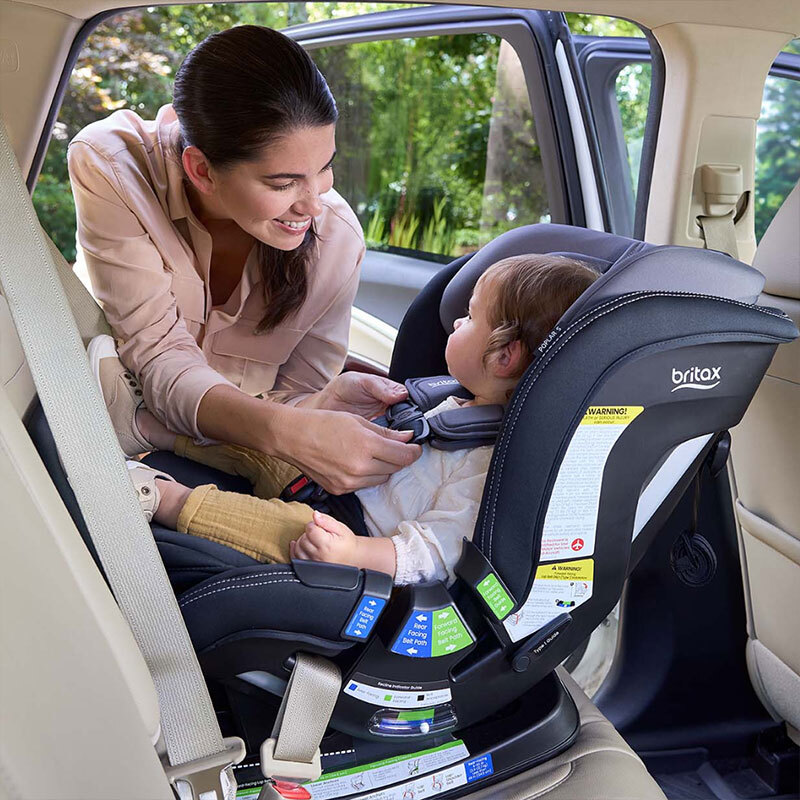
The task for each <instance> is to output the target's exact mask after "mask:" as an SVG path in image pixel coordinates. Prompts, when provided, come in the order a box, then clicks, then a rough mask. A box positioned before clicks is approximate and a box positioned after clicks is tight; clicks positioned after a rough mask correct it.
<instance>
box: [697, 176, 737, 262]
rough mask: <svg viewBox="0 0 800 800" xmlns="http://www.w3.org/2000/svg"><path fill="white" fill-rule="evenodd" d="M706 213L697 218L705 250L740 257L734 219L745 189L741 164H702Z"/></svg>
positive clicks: (701, 177) (702, 185)
mask: <svg viewBox="0 0 800 800" xmlns="http://www.w3.org/2000/svg"><path fill="white" fill-rule="evenodd" d="M700 187H701V190H702V192H703V212H704V213H703V214H701V215H700V216H699V217H698V218H697V222H698V224H699V225H700V230H701V231H702V233H703V239H704V241H705V243H706V250H719V252H721V253H727V254H728V255H729V256H732V257H733V258H739V244H738V242H737V241H736V226H735V224H734V221H735V219H736V214H737V206H738V205H739V201H740V200H741V198H742V194H743V192H744V180H743V178H742V168H741V166H739V165H738V164H703V165H702V166H701V167H700Z"/></svg>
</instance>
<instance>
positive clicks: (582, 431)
mask: <svg viewBox="0 0 800 800" xmlns="http://www.w3.org/2000/svg"><path fill="white" fill-rule="evenodd" d="M643 410H644V409H643V407H642V406H589V408H587V409H586V413H585V414H584V417H583V419H582V420H581V423H580V425H578V427H577V429H576V430H575V433H574V434H573V436H572V439H571V440H570V443H569V447H568V448H567V452H566V454H565V455H564V460H563V461H562V462H561V468H560V469H559V471H558V475H557V477H556V482H555V484H554V485H553V492H552V494H551V496H550V503H549V505H548V506H547V515H546V517H545V520H544V526H543V528H542V547H541V553H540V556H539V561H540V562H542V561H557V560H560V559H564V558H580V557H581V556H590V555H592V554H593V553H594V543H595V542H594V540H595V529H596V528H597V510H598V508H599V506H600V487H601V485H602V483H603V472H604V470H605V468H606V461H607V460H608V454H609V453H610V452H611V448H612V447H614V445H615V444H616V441H617V439H619V437H620V435H621V434H622V432H623V431H624V430H625V428H627V427H628V425H630V423H631V422H633V420H634V419H636V417H638V416H639V414H641V413H642V411H643Z"/></svg>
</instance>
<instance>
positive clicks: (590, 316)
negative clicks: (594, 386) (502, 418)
mask: <svg viewBox="0 0 800 800" xmlns="http://www.w3.org/2000/svg"><path fill="white" fill-rule="evenodd" d="M623 296H624V295H623ZM652 297H695V298H700V299H706V300H714V301H715V302H720V303H727V304H728V305H734V306H738V307H740V308H747V309H752V310H754V311H759V312H761V313H762V314H767V315H768V316H772V317H779V318H783V319H788V316H787V315H786V314H785V313H783V312H782V311H771V310H769V309H767V308H762V307H760V306H754V305H750V304H749V303H743V302H741V301H740V300H731V299H729V298H724V297H714V296H713V295H707V294H702V293H698V292H642V293H636V295H635V296H634V297H629V298H628V299H627V300H625V301H624V302H622V303H619V305H617V306H615V307H614V308H611V309H608V310H606V311H603V312H602V313H601V314H597V312H598V311H600V310H601V309H606V308H608V306H610V305H613V304H614V303H616V302H618V301H619V300H620V297H616V298H613V299H612V300H609V301H607V302H606V303H603V304H601V305H599V306H597V308H594V309H592V310H591V311H589V312H587V313H586V314H584V315H583V316H582V317H579V318H578V319H577V320H575V321H574V322H573V323H572V325H570V326H569V327H568V328H567V329H566V330H565V331H564V333H563V334H562V336H561V337H559V338H560V339H561V342H560V344H559V346H558V347H557V348H556V349H555V350H551V351H550V352H549V353H548V354H547V355H549V358H547V361H546V362H545V363H544V364H542V366H541V367H540V368H537V370H536V371H535V372H534V373H533V375H531V378H530V381H529V382H528V384H527V385H526V387H525V389H524V395H523V396H522V398H521V399H520V401H519V402H518V403H517V404H516V409H515V413H514V417H513V419H512V420H511V422H510V431H511V432H513V430H514V427H515V426H516V423H517V420H518V419H519V415H520V413H521V411H522V406H523V405H524V403H525V400H526V399H527V397H528V394H530V390H531V389H532V388H533V385H534V383H536V381H537V380H538V379H539V377H540V376H541V374H542V373H543V372H544V370H545V369H546V368H547V366H548V365H549V364H551V363H552V361H553V359H554V358H555V356H556V355H557V354H558V352H559V351H560V350H561V349H562V348H563V347H564V346H565V345H566V344H567V342H569V341H570V339H572V338H573V337H574V336H575V335H577V334H578V333H579V332H580V331H581V330H583V329H584V328H585V327H587V326H588V325H590V324H591V323H592V322H594V321H596V320H598V319H600V318H601V317H603V316H605V315H606V314H609V313H610V312H611V311H616V310H617V309H618V308H623V307H624V306H626V305H629V304H631V303H635V302H638V301H639V300H644V299H649V298H652ZM584 320H585V321H584ZM578 325H580V327H579V328H577V330H574V331H573V330H572V329H573V328H576V326H578ZM567 334H569V335H567ZM510 438H511V436H510V433H509V435H507V436H505V437H504V442H503V448H502V450H501V452H500V455H499V458H498V461H497V466H496V468H495V469H493V470H492V474H491V479H490V484H489V493H490V495H489V496H490V497H492V500H491V503H492V506H491V508H492V510H491V517H490V524H489V537H488V539H489V541H488V545H489V561H491V560H492V555H493V544H494V541H493V540H494V523H495V517H496V512H497V497H496V496H494V495H493V492H494V479H495V476H496V475H499V473H500V472H501V471H502V468H503V466H504V463H505V457H506V452H507V450H508V443H509V440H510ZM482 528H483V529H485V522H484V525H483V526H482ZM483 532H484V531H483V530H481V542H483V539H484V536H483Z"/></svg>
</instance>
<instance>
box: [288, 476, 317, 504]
mask: <svg viewBox="0 0 800 800" xmlns="http://www.w3.org/2000/svg"><path fill="white" fill-rule="evenodd" d="M327 498H328V493H327V492H326V491H325V490H324V489H323V488H322V487H321V486H320V485H319V484H317V483H315V482H314V481H312V480H311V478H309V477H308V476H307V475H300V476H299V477H297V478H295V479H294V480H293V481H292V482H291V483H290V484H289V485H288V486H286V488H285V489H284V490H283V491H282V492H281V494H280V499H281V500H283V502H284V503H308V504H309V505H314V504H315V503H322V502H324V501H325V500H327Z"/></svg>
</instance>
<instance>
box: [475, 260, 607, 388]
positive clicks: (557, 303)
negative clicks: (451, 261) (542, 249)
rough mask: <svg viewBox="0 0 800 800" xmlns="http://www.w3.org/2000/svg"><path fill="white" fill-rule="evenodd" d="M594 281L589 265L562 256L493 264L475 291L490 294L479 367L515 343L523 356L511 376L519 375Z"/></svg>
mask: <svg viewBox="0 0 800 800" xmlns="http://www.w3.org/2000/svg"><path fill="white" fill-rule="evenodd" d="M599 277H600V275H599V273H598V272H597V271H596V270H594V269H592V267H590V266H589V265H588V264H584V263H583V262H582V261H578V260H576V259H574V258H567V257H565V256H554V255H539V254H531V255H522V256H512V257H511V258H504V259H503V260H502V261H498V262H497V263H496V264H492V266H491V267H489V269H487V270H486V272H484V273H483V275H481V277H480V278H479V279H478V283H477V284H476V287H475V288H477V287H478V286H480V287H481V288H482V290H483V291H487V290H488V291H489V292H490V298H489V299H488V300H485V301H484V302H485V307H486V315H487V318H488V322H489V327H490V328H491V329H492V333H491V334H490V336H489V341H488V344H487V348H486V352H485V353H484V355H483V359H484V363H485V362H486V361H487V359H489V358H490V357H491V356H492V355H493V354H494V353H497V352H499V351H500V350H502V349H503V348H504V347H505V346H506V345H507V344H510V343H511V342H514V341H517V340H519V341H520V342H521V343H522V346H523V348H524V351H525V353H524V355H525V357H524V358H523V359H522V362H521V364H520V368H519V371H518V373H517V375H515V376H513V377H516V378H518V377H520V375H522V373H523V372H524V371H525V370H526V369H527V368H528V366H529V365H530V364H531V362H532V361H533V354H534V353H535V352H536V348H537V347H538V346H539V345H540V344H541V343H542V342H543V341H544V340H545V338H546V337H547V335H548V334H549V333H550V331H552V330H553V328H554V327H555V325H556V323H557V322H558V320H559V319H560V318H561V316H562V315H563V314H564V312H565V311H566V310H567V309H568V308H569V307H570V306H571V305H572V304H573V303H574V302H575V301H576V300H577V299H578V297H580V295H581V294H582V293H583V292H584V290H585V289H587V288H588V287H589V286H590V285H591V284H592V283H594V281H596V280H597V279H598V278H599Z"/></svg>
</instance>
